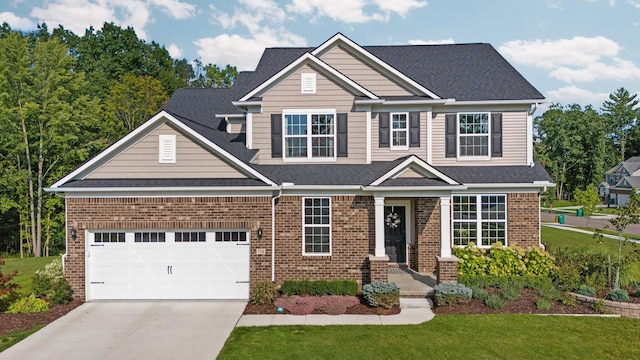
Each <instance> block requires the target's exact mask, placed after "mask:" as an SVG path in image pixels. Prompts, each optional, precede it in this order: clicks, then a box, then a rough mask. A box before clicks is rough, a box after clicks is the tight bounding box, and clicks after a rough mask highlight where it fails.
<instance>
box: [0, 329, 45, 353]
mask: <svg viewBox="0 0 640 360" xmlns="http://www.w3.org/2000/svg"><path fill="white" fill-rule="evenodd" d="M43 327H44V325H36V326H34V327H32V328H31V329H29V330H27V331H15V332H12V333H11V334H9V335H4V336H0V352H3V351H5V350H6V349H8V348H10V347H11V346H13V345H15V344H17V343H18V342H20V341H21V340H23V339H25V338H26V337H28V336H29V335H31V334H33V333H34V332H36V331H38V330H40V329H42V328H43Z"/></svg>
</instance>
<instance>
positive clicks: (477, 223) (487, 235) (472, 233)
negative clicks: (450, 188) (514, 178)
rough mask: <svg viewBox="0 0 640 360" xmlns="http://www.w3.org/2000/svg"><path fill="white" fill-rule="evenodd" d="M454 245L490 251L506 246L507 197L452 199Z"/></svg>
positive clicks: (457, 196) (486, 196) (482, 196)
mask: <svg viewBox="0 0 640 360" xmlns="http://www.w3.org/2000/svg"><path fill="white" fill-rule="evenodd" d="M452 221H453V226H452V227H453V244H454V245H457V246H465V245H469V243H471V242H473V243H475V244H476V245H478V246H480V247H489V246H491V245H493V244H494V243H496V242H501V243H502V244H503V245H505V246H506V245H507V202H506V196H505V195H456V196H454V197H453V219H452Z"/></svg>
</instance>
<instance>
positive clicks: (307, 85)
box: [300, 73, 316, 94]
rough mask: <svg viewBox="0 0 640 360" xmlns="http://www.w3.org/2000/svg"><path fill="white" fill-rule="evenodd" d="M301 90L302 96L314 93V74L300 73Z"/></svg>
mask: <svg viewBox="0 0 640 360" xmlns="http://www.w3.org/2000/svg"><path fill="white" fill-rule="evenodd" d="M301 75H302V76H301V85H300V86H301V88H302V93H303V94H315V93H316V74H315V73H302V74H301Z"/></svg>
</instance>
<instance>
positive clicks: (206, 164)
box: [87, 123, 246, 179]
mask: <svg viewBox="0 0 640 360" xmlns="http://www.w3.org/2000/svg"><path fill="white" fill-rule="evenodd" d="M158 135H176V163H175V164H161V163H158ZM87 178H88V179H150V178H174V179H175V178H246V176H245V175H243V174H242V173H240V172H239V171H237V170H236V169H234V168H233V167H231V166H230V165H228V164H226V163H225V162H224V161H222V160H220V158H218V157H217V156H215V155H213V154H211V153H210V152H208V151H206V150H204V149H203V148H202V147H201V146H199V145H198V144H196V143H194V142H193V141H191V140H190V139H188V138H187V137H185V136H184V135H182V134H181V133H180V132H178V131H176V130H175V129H173V128H172V127H170V126H169V125H167V124H166V123H165V124H163V125H161V126H160V127H158V128H157V129H155V130H153V131H152V132H151V133H150V134H148V135H147V136H145V137H144V138H142V139H141V140H140V141H138V142H137V143H135V144H134V145H133V146H131V147H129V148H128V149H126V150H124V151H123V152H121V153H120V154H117V155H116V156H115V157H114V158H113V159H111V160H110V161H109V162H107V163H106V164H104V165H103V166H101V167H100V168H99V169H98V170H96V171H94V172H93V173H91V174H90V175H89V176H87Z"/></svg>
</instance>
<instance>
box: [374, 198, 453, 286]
mask: <svg viewBox="0 0 640 360" xmlns="http://www.w3.org/2000/svg"><path fill="white" fill-rule="evenodd" d="M394 195H396V196H395V197H392V196H381V195H380V194H377V196H374V204H375V249H374V250H375V251H374V254H370V255H369V265H370V275H371V281H391V280H390V279H391V278H392V277H393V276H391V275H406V274H412V275H418V276H423V277H424V276H427V275H431V276H432V279H433V282H434V284H435V283H443V282H456V281H457V274H456V270H457V268H456V263H457V261H458V259H457V258H456V257H455V256H452V254H451V194H450V193H443V194H435V195H434V194H427V193H422V194H412V196H411V197H397V194H394ZM395 269H400V272H397V271H396V270H395ZM409 269H410V270H411V271H407V270H409ZM396 277H397V276H396Z"/></svg>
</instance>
